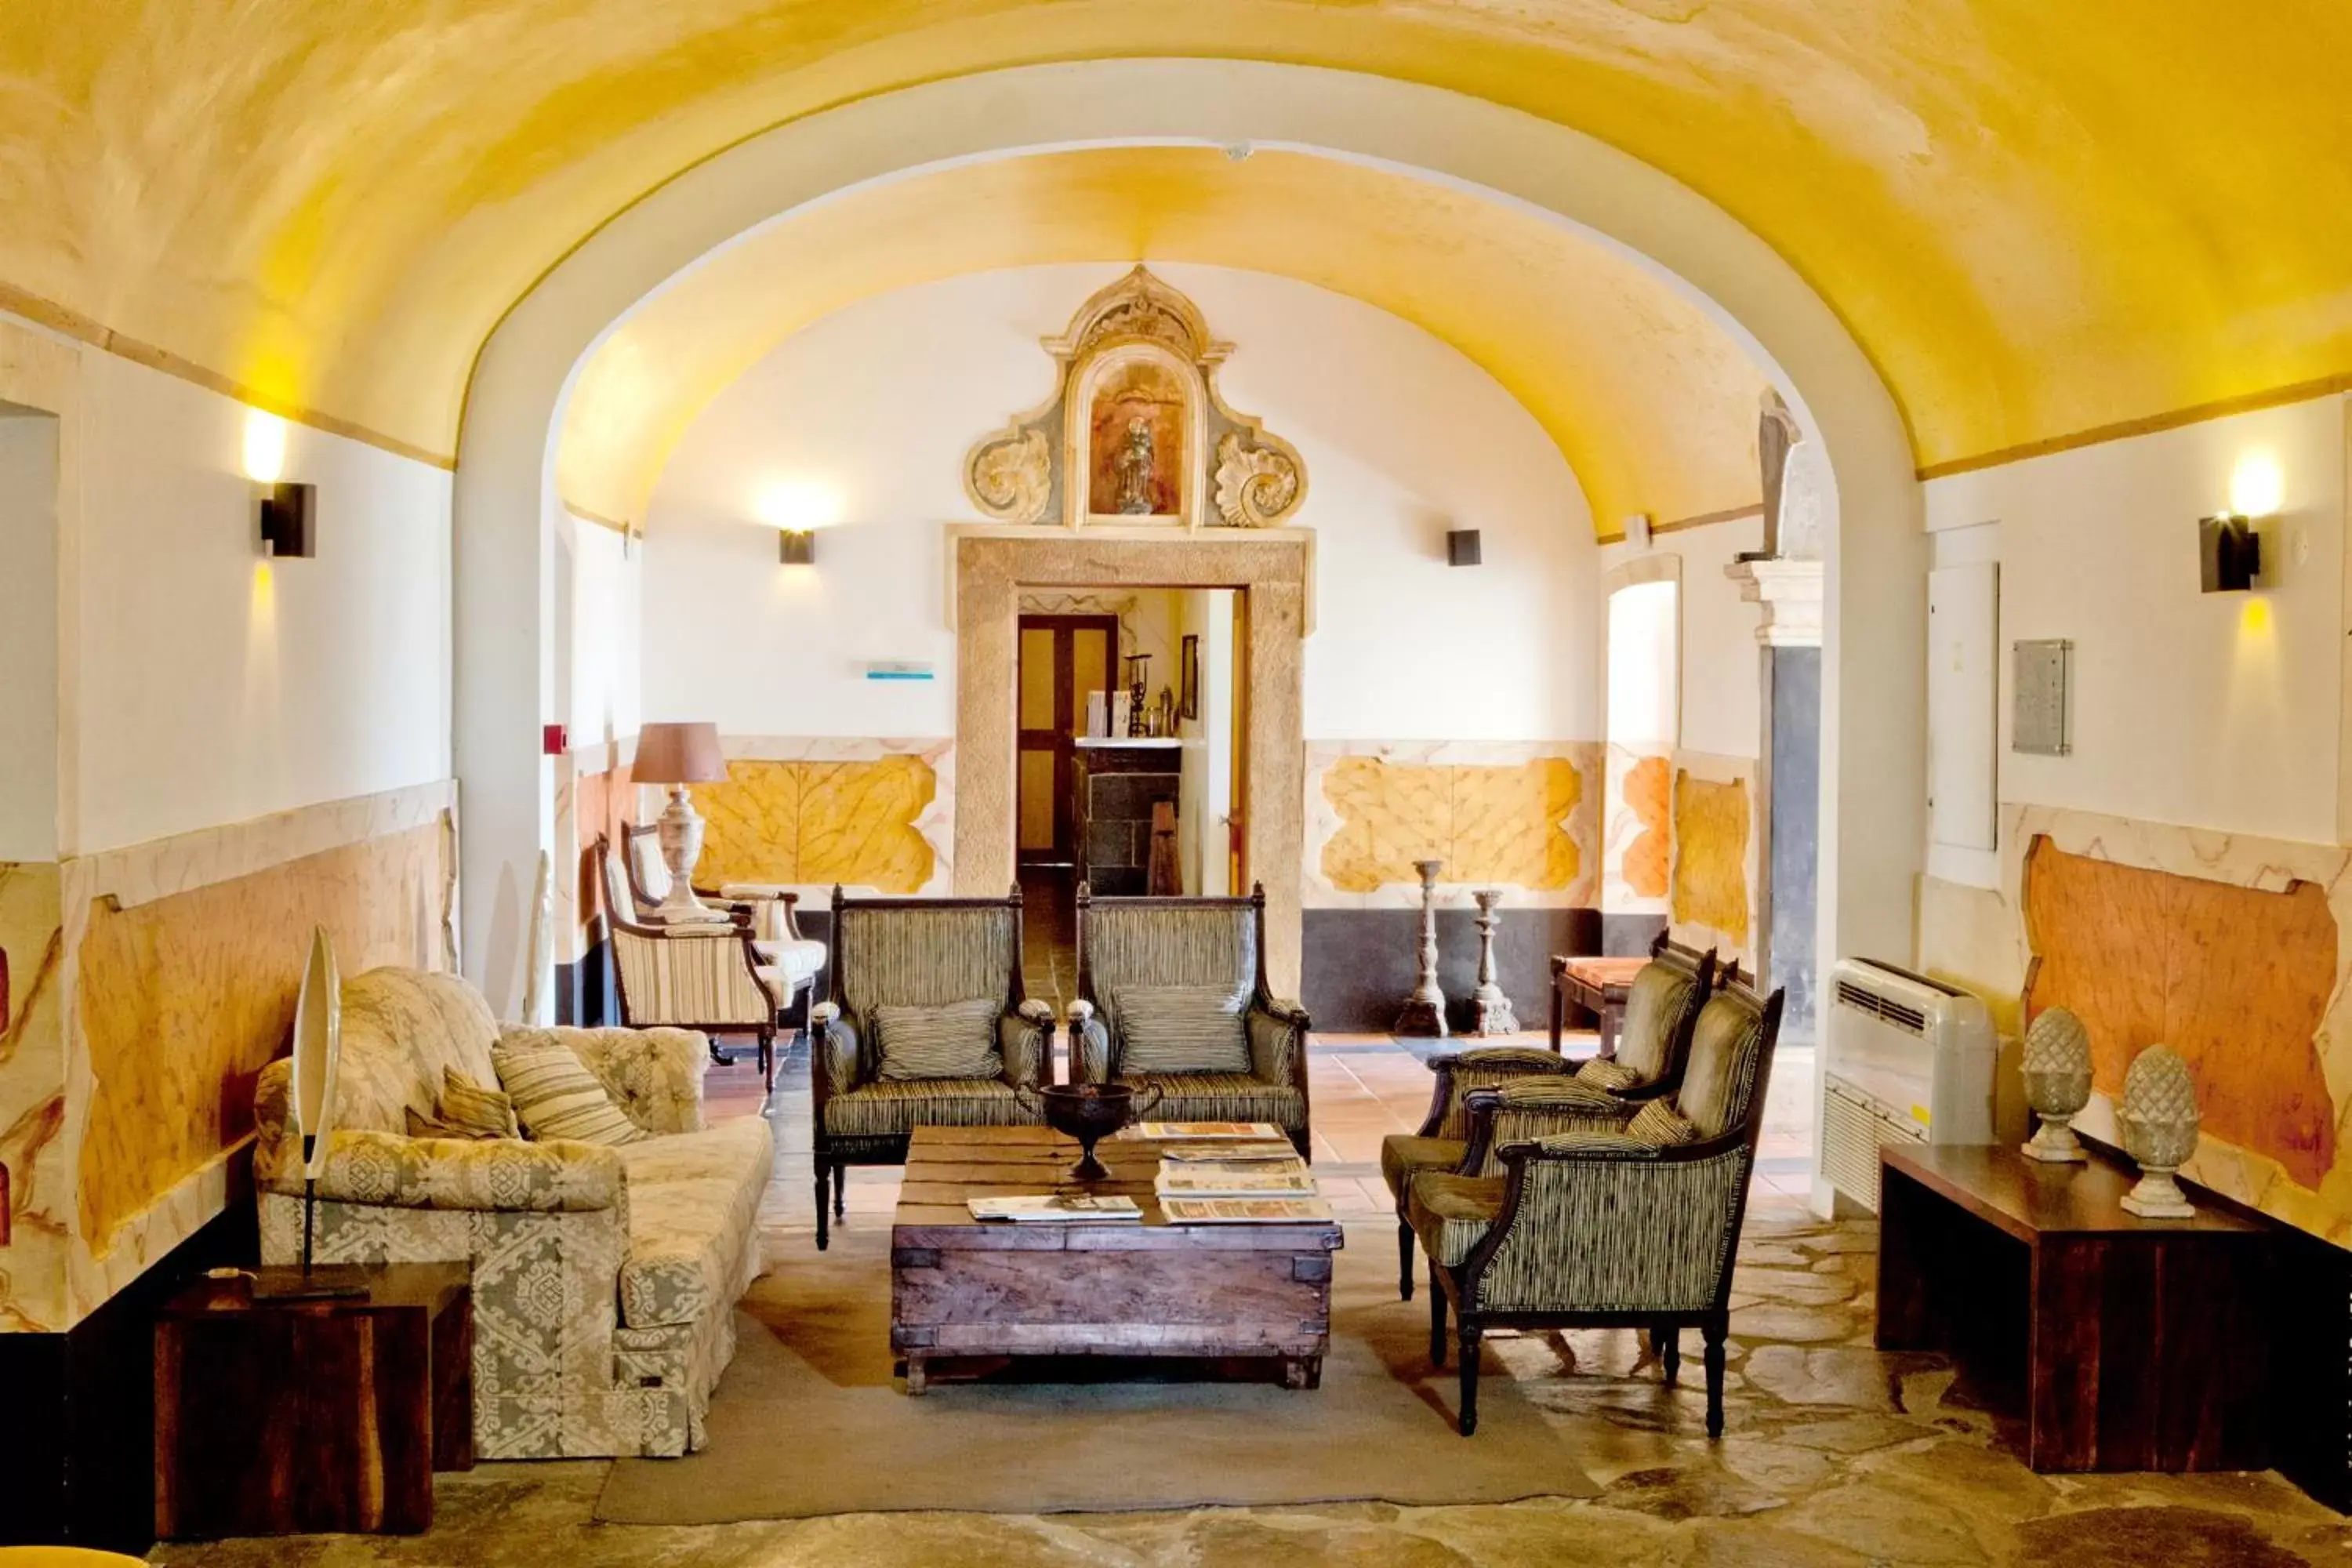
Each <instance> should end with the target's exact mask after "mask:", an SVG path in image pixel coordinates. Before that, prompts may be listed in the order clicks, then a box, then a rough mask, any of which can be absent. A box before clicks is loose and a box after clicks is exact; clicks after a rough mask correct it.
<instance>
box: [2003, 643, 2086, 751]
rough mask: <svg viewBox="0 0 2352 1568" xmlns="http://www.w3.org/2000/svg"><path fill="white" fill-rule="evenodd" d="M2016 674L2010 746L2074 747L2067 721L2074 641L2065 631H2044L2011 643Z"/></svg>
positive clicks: (2024, 748) (2034, 748)
mask: <svg viewBox="0 0 2352 1568" xmlns="http://www.w3.org/2000/svg"><path fill="white" fill-rule="evenodd" d="M2010 648H2011V658H2012V660H2013V661H2014V662H2013V665H2012V671H2013V675H2014V679H2013V680H2012V681H2011V698H2010V700H2011V709H2010V718H2009V749H2010V750H2011V751H2012V752H2033V753H2035V754H2036V755H2039V756H2044V757H2063V756H2065V755H2066V754H2067V753H2068V752H2072V751H2073V750H2074V731H2073V729H2072V728H2071V727H2070V726H2069V724H2068V722H2067V719H2068V707H2069V704H2070V703H2071V701H2072V700H2073V687H2074V644H2073V643H2072V642H2070V641H2068V640H2067V639H2066V638H2064V637H2045V638H2042V639H2040V640H2038V641H2033V642H2015V643H2011V645H2010Z"/></svg>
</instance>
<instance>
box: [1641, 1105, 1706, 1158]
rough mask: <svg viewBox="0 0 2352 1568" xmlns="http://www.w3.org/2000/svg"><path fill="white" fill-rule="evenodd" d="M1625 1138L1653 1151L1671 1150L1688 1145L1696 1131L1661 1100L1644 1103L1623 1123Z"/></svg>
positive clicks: (1695, 1136)
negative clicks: (1646, 1146) (1648, 1146)
mask: <svg viewBox="0 0 2352 1568" xmlns="http://www.w3.org/2000/svg"><path fill="white" fill-rule="evenodd" d="M1625 1136H1626V1137H1628V1138H1631V1139H1633V1140H1635V1141H1636V1142H1642V1143H1647V1144H1649V1145H1650V1146H1651V1147H1652V1148H1654V1149H1666V1148H1671V1147H1673V1146H1675V1144H1678V1143H1688V1142H1692V1141H1693V1140H1694V1139H1696V1138H1697V1136H1698V1129H1697V1128H1696V1127H1694V1126H1692V1125H1691V1124H1690V1123H1689V1122H1688V1121H1685V1120H1684V1119H1683V1118H1682V1117H1680V1116H1678V1115H1676V1114H1675V1108H1674V1107H1673V1106H1671V1105H1668V1104H1667V1103H1666V1102H1665V1101H1664V1100H1649V1101H1647V1102H1646V1103H1644V1104H1643V1107H1642V1109H1641V1110H1637V1111H1635V1112H1634V1113H1633V1121H1628V1122H1627V1123H1625Z"/></svg>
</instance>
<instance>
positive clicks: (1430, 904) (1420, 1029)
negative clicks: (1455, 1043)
mask: <svg viewBox="0 0 2352 1568" xmlns="http://www.w3.org/2000/svg"><path fill="white" fill-rule="evenodd" d="M1412 868H1413V869H1414V870H1416V871H1418V872H1420V873H1421V977H1420V978H1419V979H1418V980H1416V981H1414V982H1413V986H1412V994H1411V995H1409V996H1407V997H1406V998H1405V999H1404V1007H1403V1008H1402V1011H1400V1012H1399V1013H1398V1014H1397V1021H1396V1030H1395V1032H1396V1033H1398V1034H1400V1035H1435V1036H1437V1037H1440V1038H1444V1036H1445V1034H1446V1028H1445V993H1444V991H1443V990H1442V989H1440V988H1439V986H1438V984H1437V873H1438V872H1440V871H1441V870H1443V869H1444V868H1445V862H1444V861H1443V860H1416V861H1414V862H1413V863H1412Z"/></svg>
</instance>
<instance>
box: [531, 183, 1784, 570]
mask: <svg viewBox="0 0 2352 1568" xmlns="http://www.w3.org/2000/svg"><path fill="white" fill-rule="evenodd" d="M1139 259H1141V260H1148V261H1195V262H1205V263H1209V264H1212V265H1216V266H1223V267H1237V268H1253V269H1255V270H1258V271H1265V272H1277V273H1281V274H1284V275H1286V276H1288V277H1293V278H1298V279H1305V280H1307V281H1308V282H1311V283H1317V284H1320V285H1322V286H1323V287H1325V288H1328V289H1335V290H1337V291H1339V292H1340V293H1343V294H1349V295H1353V296H1354V297H1356V298H1357V299H1360V300H1364V301H1366V302H1367V303H1370V304H1372V305H1376V306H1379V307H1380V308H1381V309H1382V310H1389V311H1391V312H1392V313H1394V314H1396V315H1399V316H1402V317H1404V318H1405V319H1406V320H1408V321H1413V322H1415V323H1417V324H1418V325H1420V326H1422V327H1423V328H1424V329H1426V330H1427V331H1430V332H1432V333H1433V334H1435V335H1436V336H1438V337H1440V338H1442V339H1444V340H1445V341H1446V342H1449V343H1452V344H1453V345H1454V347H1455V348H1457V349H1460V350H1461V351H1462V352H1463V353H1465V354H1467V355H1468V356H1469V357H1470V358H1471V359H1473V360H1475V361H1476V362H1477V363H1479V364H1481V365H1483V366H1484V367H1486V370H1487V371H1488V373H1489V374H1492V375H1494V376H1495V378H1496V380H1497V381H1499V382H1501V383H1502V384H1503V385H1504V387H1505V388H1506V389H1507V390H1508V391H1509V392H1511V393H1512V394H1513V395H1515V396H1516V397H1517V399H1518V400H1519V401H1520V402H1521V403H1522V404H1524V405H1526V406H1527V407H1528V410H1529V412H1531V413H1532V414H1533V415H1534V416H1536V419H1537V420H1538V422H1539V423H1540V424H1541V425H1542V426H1544V428H1545V429H1546V430H1547V431H1548V432H1549V434H1550V435H1551V437H1552V438H1553V439H1554V440H1555V441H1556V442H1557V443H1558V444H1559V447H1560V450H1561V452H1562V454H1563V455H1565V456H1566V457H1567V458H1568V460H1569V462H1570V466H1571V467H1572V468H1575V470H1576V473H1577V477H1578V479H1580V481H1581V482H1582V484H1583V486H1584V489H1585V493H1586V497H1587V499H1588V500H1590V501H1591V505H1592V510H1593V517H1594V520H1595V522H1596V524H1597V525H1598V526H1599V527H1600V529H1601V531H1602V532H1604V533H1615V532H1616V531H1618V525H1619V523H1620V521H1621V520H1622V518H1623V517H1624V516H1625V515H1626V514H1627V513H1628V512H1633V511H1646V512H1648V513H1650V514H1651V516H1652V517H1653V518H1654V519H1655V520H1657V521H1662V522H1663V521H1675V520H1679V519H1684V518H1688V517H1692V516H1695V515H1700V514H1706V513H1714V512H1722V511H1727V510H1733V509H1736V508H1740V507H1747V506H1753V505H1755V504H1757V489H1758V487H1757V475H1756V466H1755V463H1756V459H1755V426H1756V408H1757V397H1758V395H1759V393H1760V392H1761V391H1762V390H1763V387H1764V385H1765V377H1764V373H1763V371H1762V370H1761V369H1760V368H1759V366H1758V365H1757V364H1756V363H1754V362H1753V361H1752V360H1750V359H1749V358H1748V355H1747V354H1746V353H1745V352H1744V351H1743V350H1742V349H1741V348H1740V347H1739V345H1738V344H1737V343H1736V342H1733V341H1732V339H1731V338H1730V336H1729V335H1728V334H1727V333H1726V332H1725V331H1723V330H1722V329H1721V328H1720V327H1718V326H1717V325H1716V324H1715V323H1714V322H1713V321H1709V320H1708V319H1707V318H1706V315H1705V314H1704V313H1703V312H1702V311H1701V310H1700V309H1699V308H1698V307H1697V306H1696V304H1694V303H1692V302H1691V301H1690V300H1687V299H1685V297H1684V296H1682V295H1681V294H1679V293H1677V292H1676V291H1675V289H1672V288H1671V287H1669V286H1668V285H1667V284H1666V283H1664V281H1662V280H1660V279H1657V278H1655V277H1654V276H1653V275H1651V274H1650V273H1648V272H1646V271H1644V270H1643V268H1641V267H1639V266H1638V265H1637V264H1635V263H1634V262H1633V261H1631V260H1628V259H1626V258H1624V257H1622V256H1620V255H1618V254H1616V253H1614V252H1612V251H1610V250H1608V249H1606V248H1604V247H1601V246H1600V245H1598V244H1596V243H1594V242H1593V241H1591V240H1589V239H1583V238H1580V237H1575V236H1572V235H1570V234H1569V233H1567V232H1565V231H1563V230H1562V229H1560V228H1559V226H1555V225H1552V224H1549V223H1546V222H1544V221H1542V220H1541V219H1539V218H1537V217H1534V216H1529V215H1528V214H1525V213H1522V212H1519V211H1517V210H1516V209H1512V208H1507V207H1504V206H1502V205H1498V204H1496V203H1493V202H1489V201H1486V200H1483V199H1481V198H1479V197H1477V196H1475V195H1469V194H1466V193H1465V192H1462V191H1458V190H1455V189H1453V188H1451V187H1447V186H1442V185H1437V184H1431V183H1429V182H1426V181H1423V180H1418V179H1414V178H1412V177H1411V176H1408V175H1403V174H1391V173H1386V172H1382V171H1381V170H1377V169H1371V168H1367V167H1363V166H1360V165H1357V164H1350V163H1334V162H1332V161H1330V160H1328V159H1324V158H1318V157H1313V156H1309V155H1306V154H1301V153H1273V152H1267V153H1257V154H1256V155H1255V156H1254V157H1252V158H1250V159H1249V160H1248V161H1247V162H1245V163H1234V162H1233V161H1232V160H1230V159H1228V158H1227V157H1225V156H1224V155H1223V153H1219V152H1217V151H1216V150H1214V149H1212V148H1178V147H1157V148H1112V149H1101V150H1094V151H1087V152H1073V153H1050V154H1044V155H1040V156H1035V157H1028V158H1017V159H1009V160H1004V161H1001V162H996V163H976V164H964V165H961V166H958V167H955V168H951V169H944V170H940V171H937V172H935V173H932V174H925V175H922V176H919V177H918V178H914V179H909V180H903V181H897V182H893V183H891V184H884V185H878V186H875V187H872V188H870V189H867V190H865V191H861V192H858V193H856V194H854V195H849V196H846V197H844V198H842V199H840V200H837V201H833V202H827V203H824V204H821V205H818V206H815V207H814V208H811V209H809V210H808V211H806V212H804V213H802V214H799V215H796V216H793V217H791V218H788V219H785V220H783V221H782V222H780V223H777V224H774V225H772V226H769V227H768V228H766V229H764V230H762V231H761V232H760V233H759V234H757V235H755V236H753V237H751V238H749V239H747V240H745V241H744V242H742V243H740V244H738V245H736V246H733V247H730V248H728V249H726V250H724V251H721V252H719V254H718V255H716V256H714V257H712V258H709V260H708V261H707V262H705V263H704V264H703V265H702V266H701V267H700V268H697V269H696V270H694V271H692V272H690V273H688V274H687V275H686V276H685V277H684V278H683V279H680V280H679V281H678V282H677V284H676V285H674V286H673V287H671V288H668V289H664V290H662V291H660V292H659V293H657V294H656V295H655V296H653V297H652V298H651V299H650V300H647V301H646V303H645V304H644V305H643V306H642V307H641V308H640V309H639V310H637V311H636V312H635V314H634V315H632V316H631V317H630V318H629V319H628V320H627V321H625V323H624V324H623V325H622V326H621V327H620V328H619V329H618V330H616V331H614V332H613V333H612V335H611V336H609V337H608V338H606V339H605V341H604V342H603V343H602V344H601V345H600V346H599V347H598V349H597V351H596V353H595V354H594V355H593V357H592V358H591V359H590V360H589V362H588V363H587V365H586V366H585V367H584V368H583V371H582V373H581V375H580V378H579V381H578V384H577V385H576V386H575V388H574V391H573V394H572V401H571V404H570V405H569V408H568V409H567V412H566V417H565V424H564V431H563V440H562V447H561V449H560V452H559V456H558V462H557V476H558V478H557V482H558V485H559V487H560V488H561V489H562V494H563V497H564V499H565V500H568V501H570V502H572V505H573V506H574V507H575V508H576V509H578V510H583V511H586V512H589V513H592V514H594V515H598V516H602V517H605V518H614V519H625V520H627V521H633V522H634V521H642V520H643V518H644V517H645V506H646V499H647V497H648V496H649V494H650V493H651V491H652V488H653V484H654V481H655V479H656V478H657V477H658V475H659V473H660V470H661V467H662V465H663V463H664V462H665V461H667V458H668V456H669V454H670V452H671V450H672V449H673V448H674V447H676V445H677V441H678V439H679V438H680V437H682V436H683V435H684V434H685V431H686V428H687V426H688V425H689V424H690V423H691V422H692V421H693V419H694V417H695V416H696V415H698V414H699V413H700V412H701V411H702V409H703V408H704V407H706V406H707V405H709V402H710V400H711V399H712V398H713V397H714V396H716V395H718V394H719V391H720V390H722V389H723V388H724V387H726V386H727V385H728V384H730V382H732V381H734V380H735V379H736V377H738V376H740V374H742V373H743V372H744V371H745V370H747V369H749V368H750V367H751V364H752V363H754V362H755V361H757V360H758V359H759V358H760V357H761V355H762V354H764V353H767V352H768V351H769V350H770V349H772V348H773V347H774V346H775V345H776V344H778V343H779V342H782V341H783V340H784V339H785V338H787V337H789V336H791V335H792V334H793V332H795V331H799V330H800V329H801V328H802V327H803V326H806V325H807V324H808V323H809V322H811V321H814V320H816V319H817V318H818V317H820V316H823V315H824V314H826V313H827V312H829V311H831V310H838V309H840V308H841V307H842V306H844V305H846V304H848V303H850V302H852V301H854V300H861V299H866V298H868V297H870V296H872V295H875V294H878V293H883V292H886V291H887V290H890V289H899V288H904V287H907V286H908V285H910V284H916V283H921V282H927V281H929V280H932V279H940V278H950V277H954V276H957V275H959V274H961V273H965V272H974V271H980V270H982V269H984V268H998V267H1016V266H1024V265H1029V264H1034V263H1040V262H1052V261H1116V262H1121V263H1125V262H1129V261H1134V260H1139ZM1068 303H1069V308H1070V309H1071V310H1076V308H1077V306H1078V303H1079V296H1076V295H1074V296H1072V298H1071V299H1070V300H1069V302H1068ZM1209 324H1210V327H1211V329H1212V330H1214V329H1215V328H1216V326H1217V323H1216V321H1214V320H1212V321H1210V323H1209ZM1061 325H1062V322H1061V321H1054V322H1051V323H1049V324H1048V326H1049V327H1050V329H1053V330H1058V329H1059V328H1060V326H1061ZM1239 347H1240V352H1241V353H1243V354H1244V355H1246V354H1247V353H1248V352H1249V347H1250V345H1249V344H1248V343H1246V342H1244V343H1242V344H1240V345H1239ZM1036 368H1037V387H1038V393H1039V395H1043V394H1044V393H1045V388H1046V386H1047V384H1048V383H1049V382H1050V379H1051V378H1050V374H1049V371H1050V368H1051V366H1050V362H1048V361H1047V359H1046V358H1045V354H1044V353H1043V352H1042V351H1041V352H1040V353H1038V355H1037V367H1036ZM1000 412H1001V414H1002V415H1003V416H1004V417H1006V418H1009V417H1011V416H1013V414H1015V413H1017V412H1019V410H1017V409H1013V408H1010V407H1008V408H1005V409H1003V410H1001V411H1000ZM982 434H983V431H982V429H980V428H978V427H975V428H974V429H973V430H972V431H971V436H972V437H974V438H975V439H976V438H978V437H980V436H981V435H982Z"/></svg>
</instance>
